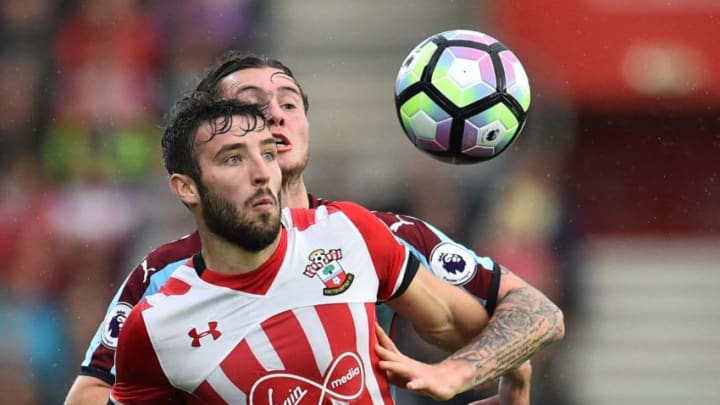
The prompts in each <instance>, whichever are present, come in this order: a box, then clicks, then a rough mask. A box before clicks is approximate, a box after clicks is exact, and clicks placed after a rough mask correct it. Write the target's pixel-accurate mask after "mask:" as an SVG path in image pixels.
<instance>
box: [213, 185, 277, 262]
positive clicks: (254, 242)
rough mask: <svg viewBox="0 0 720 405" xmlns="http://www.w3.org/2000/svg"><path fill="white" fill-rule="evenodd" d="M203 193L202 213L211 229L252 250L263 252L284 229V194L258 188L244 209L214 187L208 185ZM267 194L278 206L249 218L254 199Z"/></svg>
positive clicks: (224, 237) (220, 235)
mask: <svg viewBox="0 0 720 405" xmlns="http://www.w3.org/2000/svg"><path fill="white" fill-rule="evenodd" d="M200 194H201V195H200V198H201V201H202V216H203V219H204V220H205V224H206V225H207V227H208V229H209V230H210V231H211V232H213V233H214V234H216V235H218V236H219V237H221V238H223V239H225V240H227V241H228V242H232V243H235V244H236V245H238V246H239V247H241V248H243V249H245V250H247V251H249V252H259V251H261V250H262V249H264V248H266V247H267V246H269V245H270V244H271V243H272V242H273V241H274V240H275V238H276V237H277V235H278V233H279V232H280V196H279V195H276V196H275V195H273V194H272V192H271V191H270V190H269V189H263V190H258V191H257V192H256V193H255V194H254V195H253V196H252V197H251V198H249V199H248V200H247V201H245V203H244V204H243V211H244V213H241V212H239V210H238V209H237V207H235V206H234V205H233V204H232V203H231V202H230V201H228V200H226V199H224V198H222V197H220V196H217V195H215V194H214V193H213V192H212V191H210V190H207V189H204V190H202V191H201V192H200ZM263 196H271V197H272V198H273V200H275V202H276V206H277V209H276V210H273V211H269V212H263V213H261V214H260V215H259V216H258V217H257V219H254V220H253V219H252V218H249V217H248V215H247V214H245V213H247V212H249V211H250V210H251V209H252V207H251V204H252V201H254V200H255V199H257V198H259V197H263Z"/></svg>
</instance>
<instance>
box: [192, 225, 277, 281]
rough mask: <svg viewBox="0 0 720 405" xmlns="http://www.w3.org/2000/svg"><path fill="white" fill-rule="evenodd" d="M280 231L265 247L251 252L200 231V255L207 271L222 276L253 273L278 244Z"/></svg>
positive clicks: (207, 232) (210, 233) (212, 234)
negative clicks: (221, 274) (209, 270)
mask: <svg viewBox="0 0 720 405" xmlns="http://www.w3.org/2000/svg"><path fill="white" fill-rule="evenodd" d="M282 232H283V231H282V230H281V231H280V232H278V235H277V237H276V238H275V240H273V242H272V243H270V244H269V245H268V246H267V247H265V248H264V249H262V250H260V251H259V252H251V251H248V250H246V249H243V248H241V247H239V246H238V245H236V244H235V243H232V242H230V241H227V240H226V239H223V238H221V237H219V236H217V235H215V234H214V233H212V232H209V231H202V230H201V231H200V239H201V241H202V251H201V253H202V255H203V258H204V259H205V264H206V265H207V268H208V269H211V270H213V271H215V272H217V273H223V274H243V273H248V272H250V271H253V270H255V269H257V268H258V267H260V265H262V264H263V263H265V262H266V261H267V260H268V259H269V258H270V256H272V254H273V253H274V252H275V250H276V249H277V247H278V244H279V243H280V239H281V236H282Z"/></svg>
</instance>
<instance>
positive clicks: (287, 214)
mask: <svg viewBox="0 0 720 405" xmlns="http://www.w3.org/2000/svg"><path fill="white" fill-rule="evenodd" d="M338 216H342V217H347V218H349V219H350V221H351V222H353V223H357V221H368V220H369V221H371V222H377V220H376V219H375V218H374V217H373V215H372V213H371V212H370V211H369V210H368V209H366V208H364V207H363V206H361V205H359V204H357V203H354V202H350V201H333V202H326V204H323V205H320V206H317V207H314V208H285V209H284V210H283V222H284V224H285V225H286V226H287V227H288V228H294V229H298V230H300V231H303V230H306V229H308V228H310V227H311V226H314V225H318V224H324V223H329V222H332V221H330V220H331V219H336V218H338Z"/></svg>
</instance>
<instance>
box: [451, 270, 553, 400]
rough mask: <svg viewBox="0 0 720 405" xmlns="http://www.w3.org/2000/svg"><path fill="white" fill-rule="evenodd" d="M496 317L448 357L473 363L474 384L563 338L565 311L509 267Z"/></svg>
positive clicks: (495, 374)
mask: <svg viewBox="0 0 720 405" xmlns="http://www.w3.org/2000/svg"><path fill="white" fill-rule="evenodd" d="M502 272H503V275H502V281H501V287H500V291H501V293H500V295H501V296H502V298H501V300H500V302H499V304H498V306H497V308H496V309H495V313H494V315H493V317H492V318H491V319H490V322H489V323H488V325H487V327H486V328H485V329H483V331H482V333H480V334H479V335H478V336H477V338H475V339H474V340H473V341H472V342H470V343H469V344H468V345H466V346H465V347H463V348H461V349H460V350H458V351H457V352H455V353H453V354H452V355H451V356H450V357H449V358H448V360H457V361H463V362H466V363H468V364H472V365H473V366H474V367H475V369H476V372H475V377H474V381H473V382H472V386H475V385H479V384H482V383H483V382H485V381H488V380H492V379H494V378H497V377H500V376H502V375H503V374H505V373H507V372H508V371H510V370H513V369H515V368H517V367H518V366H519V365H520V364H522V363H523V362H524V361H525V360H528V359H529V358H530V357H532V356H533V355H534V354H535V353H537V352H539V351H540V350H541V349H542V348H544V347H545V346H547V345H549V344H551V343H553V342H556V341H558V340H560V339H562V337H563V335H564V334H565V327H564V321H563V316H562V312H561V311H560V309H559V308H558V307H557V306H556V305H555V304H554V303H552V302H551V301H550V300H549V299H548V298H547V297H546V296H545V295H544V294H542V293H541V292H540V291H538V290H537V289H535V288H533V287H532V286H530V285H528V284H527V283H525V282H524V281H522V280H521V279H520V278H518V277H517V276H515V275H513V274H512V273H510V272H509V271H507V270H506V269H503V270H502Z"/></svg>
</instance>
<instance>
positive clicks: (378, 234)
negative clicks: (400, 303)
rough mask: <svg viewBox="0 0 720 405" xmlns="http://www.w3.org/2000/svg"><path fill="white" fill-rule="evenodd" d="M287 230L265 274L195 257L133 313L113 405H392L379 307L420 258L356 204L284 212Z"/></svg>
mask: <svg viewBox="0 0 720 405" xmlns="http://www.w3.org/2000/svg"><path fill="white" fill-rule="evenodd" d="M283 224H284V227H283V229H282V231H281V232H282V239H281V243H280V245H279V246H278V248H277V250H276V251H275V252H274V253H273V255H272V256H271V257H270V258H269V259H268V260H267V261H266V262H265V263H264V264H263V265H262V266H260V267H259V268H258V269H256V270H254V271H252V272H250V273H245V274H241V275H223V274H220V273H216V272H214V271H212V270H211V269H206V268H205V265H204V261H203V259H202V257H201V256H200V255H196V256H195V257H194V258H193V260H191V261H189V262H188V263H187V264H186V265H184V266H182V267H181V268H180V269H178V270H177V271H175V273H174V274H173V275H172V277H170V279H169V280H168V281H167V283H166V284H165V285H164V286H163V287H162V289H161V290H160V292H159V293H157V294H155V295H152V296H149V297H147V298H146V299H145V300H144V301H143V302H142V303H141V304H140V305H138V306H136V307H135V309H133V311H132V312H131V313H130V315H129V316H128V318H127V320H126V321H125V324H124V326H123V328H122V332H121V333H120V340H119V343H118V349H117V355H116V356H117V357H116V367H117V380H116V383H115V385H114V386H113V389H112V395H111V398H112V401H114V402H115V403H121V404H133V403H162V402H168V403H209V404H225V403H228V404H253V405H299V404H333V405H337V404H350V403H362V404H392V403H393V401H392V399H391V396H390V388H389V384H388V382H387V379H386V378H385V376H384V373H382V372H381V371H380V370H379V369H378V367H377V362H378V358H377V356H376V355H375V351H374V346H375V344H376V336H375V332H374V325H375V322H376V315H375V303H376V302H378V301H384V300H387V299H390V298H391V297H393V296H397V295H399V294H401V293H402V292H403V291H404V289H405V288H406V287H407V285H408V284H409V283H410V281H411V280H412V278H413V276H414V275H415V272H416V271H417V268H418V262H417V260H416V259H414V257H413V256H412V255H410V254H409V252H408V250H407V249H406V248H405V247H404V246H403V245H401V244H400V243H399V242H397V240H396V239H395V238H394V236H393V235H392V234H391V232H390V231H389V229H388V228H387V226H386V225H385V224H384V223H382V222H381V221H379V220H378V219H377V218H376V217H375V216H373V215H372V214H371V213H370V212H369V211H367V210H365V209H364V208H362V207H360V206H357V205H355V204H351V203H334V204H330V205H328V206H325V207H320V208H317V209H290V210H288V209H286V210H284V211H283Z"/></svg>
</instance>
